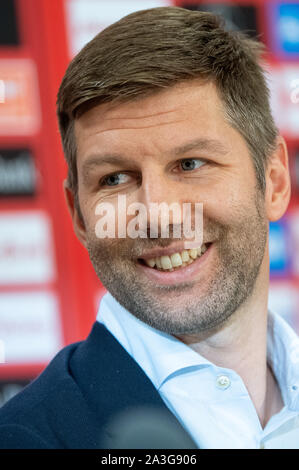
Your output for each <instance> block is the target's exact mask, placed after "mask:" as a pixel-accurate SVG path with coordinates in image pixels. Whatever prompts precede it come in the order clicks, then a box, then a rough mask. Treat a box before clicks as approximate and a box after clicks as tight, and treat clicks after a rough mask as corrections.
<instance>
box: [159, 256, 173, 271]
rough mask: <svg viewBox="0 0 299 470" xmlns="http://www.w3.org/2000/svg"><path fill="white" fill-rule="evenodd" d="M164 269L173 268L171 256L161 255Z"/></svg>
mask: <svg viewBox="0 0 299 470" xmlns="http://www.w3.org/2000/svg"><path fill="white" fill-rule="evenodd" d="M160 260H161V264H162V268H163V269H171V268H172V264H171V260H170V258H169V256H161V258H160Z"/></svg>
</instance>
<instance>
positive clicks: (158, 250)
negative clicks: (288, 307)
mask: <svg viewBox="0 0 299 470" xmlns="http://www.w3.org/2000/svg"><path fill="white" fill-rule="evenodd" d="M75 136H76V144H77V168H78V191H79V192H78V195H79V202H80V208H81V211H82V214H83V218H84V224H80V220H79V217H78V215H77V214H75V216H74V222H75V230H76V233H77V235H78V236H79V238H80V240H81V241H82V243H83V244H84V245H85V246H86V248H87V250H88V252H89V256H90V259H91V262H92V264H93V266H94V269H95V271H96V273H97V275H98V277H99V279H100V280H101V282H102V283H103V285H104V286H105V287H106V288H107V289H108V290H109V291H110V292H111V294H112V295H113V296H114V297H115V298H116V299H117V300H118V302H119V303H120V304H122V305H123V306H124V307H125V308H127V309H128V310H129V311H130V312H131V313H132V314H133V315H135V316H136V317H137V318H139V319H141V320H142V321H144V322H146V323H148V324H150V325H151V326H153V327H155V328H157V329H159V330H162V331H165V332H167V333H170V334H177V335H179V334H192V333H193V334H194V333H196V332H200V331H203V330H207V329H210V328H212V327H215V326H216V325H219V324H222V323H223V322H225V320H227V319H228V318H229V317H230V316H231V315H232V314H233V313H234V312H235V311H236V310H237V309H238V308H239V307H240V306H241V305H242V304H243V303H244V301H246V299H248V298H249V297H250V295H251V294H252V292H253V290H254V286H255V283H256V280H257V279H258V278H259V277H260V276H263V278H265V279H266V277H267V275H268V266H267V256H266V251H267V250H266V245H267V234H268V220H267V216H266V212H265V202H264V197H263V195H262V194H261V193H260V191H259V190H258V189H257V183H256V175H255V171H254V166H253V162H252V159H251V157H250V154H249V151H248V148H247V146H246V144H245V141H244V139H243V138H242V137H241V136H240V134H239V133H238V132H237V131H236V130H234V129H233V128H232V127H231V126H230V125H229V124H228V123H227V122H226V120H225V118H224V111H223V106H222V102H221V100H220V98H219V96H218V94H217V91H216V88H215V86H214V85H213V84H212V83H206V84H199V83H198V82H196V83H195V82H191V83H190V82H189V83H185V84H179V85H176V86H175V87H173V88H171V89H168V90H165V91H162V92H159V93H158V94H156V95H153V96H150V97H147V98H143V99H139V100H137V101H135V102H129V103H124V104H120V105H117V106H115V107H111V106H110V105H109V104H102V105H99V106H96V107H94V108H92V109H91V110H89V111H87V112H85V113H84V114H83V115H82V116H81V117H80V118H79V119H77V120H76V122H75ZM120 194H125V195H126V199H127V204H130V203H132V202H141V203H143V204H144V205H145V206H146V207H149V205H150V203H153V202H156V203H162V202H166V203H167V204H171V203H173V202H176V203H179V204H180V205H181V204H183V203H186V202H189V203H190V202H191V203H196V202H201V203H203V232H204V233H203V240H204V243H206V242H207V243H208V250H207V251H206V253H205V254H204V255H202V257H201V258H199V259H196V260H195V261H194V262H193V263H192V264H190V265H186V266H185V267H182V266H181V267H178V268H176V269H175V270H174V271H171V272H169V271H159V270H157V264H156V265H155V266H154V267H149V266H147V265H146V263H145V262H144V258H146V259H147V260H149V259H151V260H155V259H156V258H157V256H158V255H163V254H169V255H171V254H173V253H175V252H181V251H182V246H181V244H180V243H178V240H177V239H175V240H174V239H171V238H168V239H165V238H164V239H162V238H152V239H151V238H146V239H144V238H136V239H131V238H125V239H123V238H120V239H118V238H115V239H109V238H106V239H100V238H97V237H96V234H95V225H96V222H97V220H98V216H97V215H96V214H95V208H96V206H97V205H98V204H99V203H100V202H110V203H112V204H113V205H115V207H117V197H118V195H120ZM181 241H182V240H181ZM142 259H143V260H142ZM160 259H161V258H160Z"/></svg>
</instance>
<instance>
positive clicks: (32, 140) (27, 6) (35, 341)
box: [0, 0, 299, 406]
mask: <svg viewBox="0 0 299 470" xmlns="http://www.w3.org/2000/svg"><path fill="white" fill-rule="evenodd" d="M169 5H176V6H183V7H185V8H189V9H197V10H206V11H212V12H216V13H219V14H221V15H222V16H223V17H224V18H225V21H226V25H227V27H228V28H229V29H232V30H243V31H247V32H248V34H250V35H252V36H254V37H258V38H259V40H260V41H263V42H264V43H265V44H266V45H267V47H268V53H267V57H266V62H267V69H268V80H269V86H270V89H271V97H272V98H271V104H272V109H273V113H274V117H275V120H276V123H277V125H278V127H279V129H280V131H281V133H282V134H283V136H284V137H285V139H286V141H287V144H288V148H289V156H290V170H291V177H292V198H291V203H290V205H289V209H288V211H287V213H286V214H285V216H284V217H283V218H282V219H281V220H280V221H279V222H276V223H271V224H270V259H271V265H270V269H271V289H270V299H269V306H270V307H271V308H272V309H273V310H275V311H277V312H278V313H279V314H281V315H282V316H283V317H284V318H285V319H286V320H287V321H288V322H289V323H290V324H291V325H292V326H293V327H294V328H295V330H296V331H297V332H299V2H295V1H293V2H291V1H281V2H279V1H272V0H269V1H265V0H246V1H245V0H238V1H230V2H226V1H222V2H219V1H217V2H216V1H205V2H202V1H192V0H185V1H184V0H177V1H176V0H6V1H5V2H1V3H0V406H1V404H3V403H4V402H5V401H6V400H8V399H9V398H10V397H11V396H13V395H14V394H15V393H17V392H18V391H19V390H21V388H22V387H23V386H24V385H25V384H27V383H28V382H30V381H31V380H32V379H33V378H34V377H36V375H37V374H38V373H40V372H41V371H42V370H43V368H44V367H45V366H46V365H47V364H48V363H49V361H50V360H51V358H52V357H53V356H54V355H55V354H56V353H57V351H58V350H59V349H61V348H62V347H63V346H64V345H66V344H68V343H70V342H74V341H78V340H81V339H83V338H85V337H86V336H87V334H88V333H89V330H90V327H91V324H92V322H93V321H94V320H95V316H96V309H97V306H98V303H99V300H100V298H101V296H102V295H103V293H104V288H103V286H102V285H101V283H100V281H99V280H98V279H97V278H96V276H95V274H94V272H93V269H92V266H91V263H90V261H89V258H88V255H87V253H86V251H85V250H84V249H83V247H82V246H81V245H80V244H79V242H78V241H77V239H76V237H75V235H74V233H73V229H72V226H71V221H70V218H69V215H68V213H67V209H66V206H65V202H64V196H63V192H62V181H63V179H64V177H65V175H66V164H65V162H64V158H63V154H62V150H61V145H60V141H59V134H58V128H57V123H56V117H55V101H56V93H57V90H58V86H59V83H60V81H61V78H62V76H63V74H64V71H65V69H66V67H67V64H68V63H69V61H70V60H71V58H72V57H73V56H74V55H75V54H76V53H77V52H78V51H79V50H80V49H81V48H82V47H83V46H84V44H86V42H87V41H89V40H90V39H91V38H92V37H93V36H94V35H95V34H96V33H98V32H99V31H100V30H102V29H103V28H105V27H106V26H108V25H109V24H111V23H113V22H114V21H116V20H118V19H120V18H121V17H123V16H125V15H127V14H129V13H131V12H133V11H137V10H141V9H146V8H153V7H159V6H169Z"/></svg>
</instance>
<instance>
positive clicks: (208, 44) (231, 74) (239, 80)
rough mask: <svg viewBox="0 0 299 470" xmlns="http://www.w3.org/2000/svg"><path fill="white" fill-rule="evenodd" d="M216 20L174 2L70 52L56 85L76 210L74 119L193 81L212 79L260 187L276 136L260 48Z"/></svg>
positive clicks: (131, 17) (117, 25) (134, 15)
mask: <svg viewBox="0 0 299 470" xmlns="http://www.w3.org/2000/svg"><path fill="white" fill-rule="evenodd" d="M223 24H224V23H223V20H222V19H221V18H220V17H218V16H215V15H213V14H212V13H207V12H200V11H191V10H187V9H184V8H179V7H161V8H153V9H149V10H143V11H138V12H136V13H132V14H130V15H128V16H126V17H124V18H122V19H121V20H120V21H118V22H116V23H114V24H112V25H110V26H109V27H108V28H106V29H104V30H103V31H101V32H100V33H99V34H98V35H96V36H95V37H94V38H93V39H92V40H91V41H90V42H89V43H88V44H86V46H85V47H84V48H83V49H82V50H81V51H80V52H79V54H77V55H76V57H74V59H73V60H72V61H71V63H70V65H69V67H68V69H67V71H66V73H65V75H64V78H63V80H62V83H61V86H60V88H59V92H58V98H57V114H58V120H59V129H60V133H61V138H62V144H63V149H64V153H65V157H66V160H67V163H68V186H69V187H70V189H72V191H73V192H74V195H75V204H76V207H77V209H78V210H79V214H81V212H80V207H79V203H78V187H77V186H78V175H77V164H76V142H75V135H74V120H75V118H76V117H78V116H79V115H81V114H82V113H83V112H84V111H86V110H87V109H89V108H90V107H92V106H95V105H96V104H100V103H105V102H111V103H112V102H113V103H117V102H125V101H130V100H133V99H138V98H142V97H145V96H148V95H150V94H154V93H157V92H158V91H159V90H161V89H163V88H169V87H171V86H173V85H175V84H176V83H178V82H181V81H184V80H190V79H194V78H202V79H207V80H212V81H213V82H214V83H215V84H216V86H217V90H218V92H219V94H220V97H221V98H222V100H223V103H224V109H225V115H226V119H227V121H228V122H229V123H230V124H231V125H232V127H234V128H235V129H236V130H237V131H238V132H239V133H240V134H241V135H242V136H243V138H244V139H245V141H246V143H247V146H248V148H249V151H250V154H251V156H252V159H253V163H254V167H255V170H256V176H257V182H258V186H259V188H260V189H261V190H262V191H263V192H264V190H265V168H266V164H267V158H268V157H269V155H270V154H271V152H272V151H273V150H274V148H275V144H276V136H277V129H276V127H275V124H274V121H273V118H272V115H271V110H270V105H269V91H268V88H267V85H266V80H265V76H264V70H263V68H262V67H261V65H260V61H261V58H262V54H263V52H264V46H263V45H262V44H261V43H260V42H258V41H257V40H255V39H249V38H248V37H247V36H246V35H245V34H243V33H240V32H228V31H226V30H225V28H224V25H223Z"/></svg>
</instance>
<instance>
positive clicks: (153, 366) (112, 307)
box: [97, 292, 299, 409]
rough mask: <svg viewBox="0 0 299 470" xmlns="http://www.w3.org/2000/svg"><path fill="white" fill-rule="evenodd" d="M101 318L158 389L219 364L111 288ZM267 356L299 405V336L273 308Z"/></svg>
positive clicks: (289, 398)
mask: <svg viewBox="0 0 299 470" xmlns="http://www.w3.org/2000/svg"><path fill="white" fill-rule="evenodd" d="M97 321H99V322H100V323H103V324H104V325H105V326H106V328H107V329H108V330H109V331H110V332H111V333H112V334H113V335H114V337H115V338H116V339H117V340H118V341H119V343H120V344H121V345H122V346H123V347H124V348H125V349H126V351H127V352H128V353H129V354H130V355H131V356H132V357H133V358H134V359H135V360H136V362H137V363H138V364H139V365H140V366H141V367H142V368H143V370H144V371H145V373H146V374H147V376H148V377H149V378H150V380H151V381H152V382H153V384H154V385H155V387H156V388H157V389H159V388H160V387H161V385H162V384H163V383H164V382H165V381H166V380H167V379H168V378H170V376H173V374H175V373H176V372H178V371H182V369H187V368H188V369H190V368H198V369H201V368H203V367H213V368H214V367H216V366H215V365H214V364H213V363H211V362H210V361H208V360H207V359H205V358H204V357H203V356H201V355H200V354H198V353H197V352H195V351H194V350H193V349H191V348H190V347H189V346H187V345H186V344H184V343H182V342H181V341H179V340H178V339H176V338H175V337H174V336H171V335H169V334H167V333H164V332H162V331H159V330H157V329H155V328H153V327H151V326H149V325H147V324H146V323H144V322H142V321H141V320H139V319H137V318H136V317H135V316H134V315H132V314H131V313H130V312H129V311H128V310H126V309H125V308H124V307H123V306H122V305H120V304H119V303H118V302H117V300H116V299H115V298H114V297H113V296H112V295H111V294H110V293H109V292H107V293H106V294H105V295H104V296H103V297H102V299H101V302H100V307H99V311H98V314H97ZM267 360H268V362H269V364H270V366H271V368H272V370H273V372H274V375H275V377H276V379H277V381H278V383H279V386H280V389H281V392H282V395H283V400H284V402H285V404H287V405H288V406H289V407H290V408H291V409H298V408H299V338H298V336H297V334H296V333H295V332H294V330H293V329H292V328H291V327H290V326H289V325H288V324H287V322H286V321H285V320H284V319H283V318H282V317H281V316H280V315H278V314H276V313H274V312H272V311H270V310H269V311H268V331H267Z"/></svg>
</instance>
